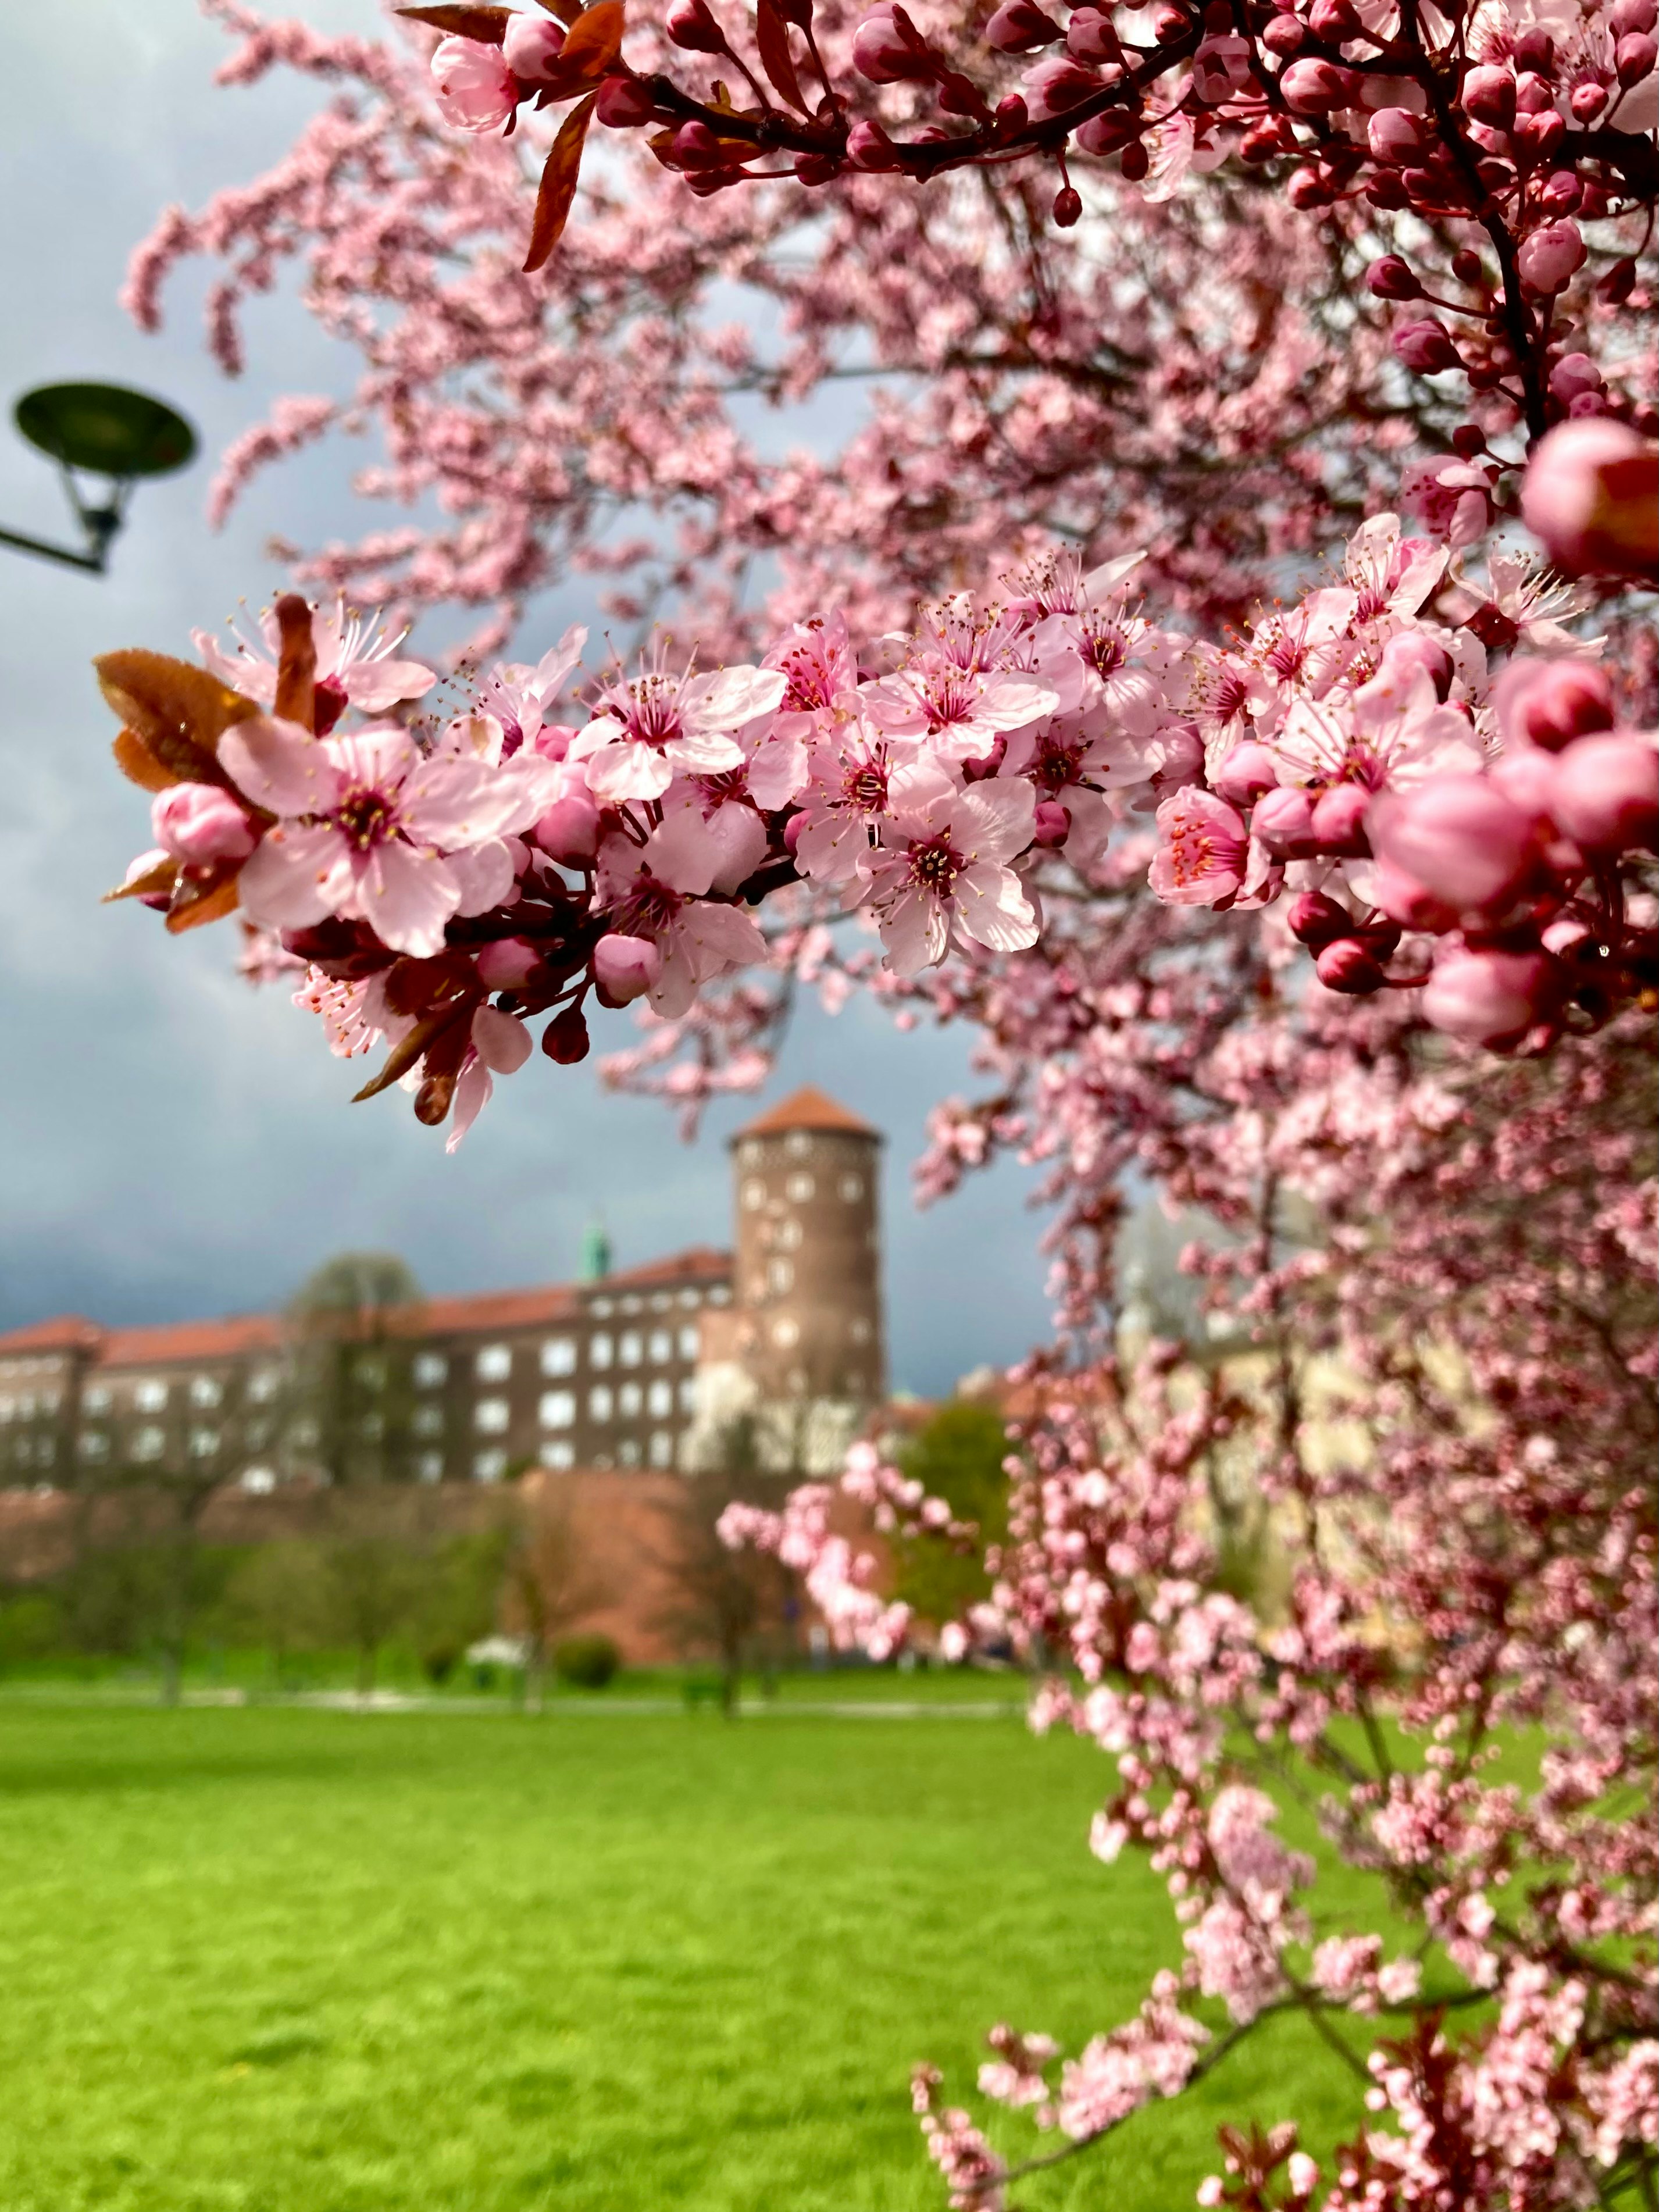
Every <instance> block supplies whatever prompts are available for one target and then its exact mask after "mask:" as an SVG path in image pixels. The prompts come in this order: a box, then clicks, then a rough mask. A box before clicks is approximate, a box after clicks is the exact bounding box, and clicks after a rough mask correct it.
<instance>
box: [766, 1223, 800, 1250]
mask: <svg viewBox="0 0 1659 2212" xmlns="http://www.w3.org/2000/svg"><path fill="white" fill-rule="evenodd" d="M800 1240H801V1226H800V1224H799V1221H781V1222H779V1224H778V1225H777V1227H776V1228H775V1230H774V1231H773V1232H772V1242H773V1243H774V1244H775V1245H776V1247H777V1249H779V1251H780V1252H799V1249H800Z"/></svg>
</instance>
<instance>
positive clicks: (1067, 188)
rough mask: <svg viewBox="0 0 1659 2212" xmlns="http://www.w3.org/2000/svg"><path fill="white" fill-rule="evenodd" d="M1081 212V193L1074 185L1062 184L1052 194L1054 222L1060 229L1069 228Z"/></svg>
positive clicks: (1076, 220)
mask: <svg viewBox="0 0 1659 2212" xmlns="http://www.w3.org/2000/svg"><path fill="white" fill-rule="evenodd" d="M1082 213H1083V195H1082V193H1081V192H1079V191H1078V190H1077V188H1076V187H1075V185H1061V186H1060V190H1059V191H1057V192H1056V193H1055V194H1054V222H1055V223H1056V224H1057V226H1058V227H1059V228H1060V229H1061V230H1070V229H1071V228H1072V226H1073V224H1074V223H1075V222H1078V221H1079V218H1080V217H1081V216H1082Z"/></svg>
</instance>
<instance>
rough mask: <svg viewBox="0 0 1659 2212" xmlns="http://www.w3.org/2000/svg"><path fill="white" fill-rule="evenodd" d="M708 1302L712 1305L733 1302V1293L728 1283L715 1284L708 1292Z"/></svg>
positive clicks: (724, 1304) (725, 1304)
mask: <svg viewBox="0 0 1659 2212" xmlns="http://www.w3.org/2000/svg"><path fill="white" fill-rule="evenodd" d="M708 1303H709V1304H710V1305H711V1306H729V1305H730V1304H731V1303H732V1293H731V1291H730V1290H729V1289H728V1288H727V1286H726V1284H724V1283H716V1284H715V1285H714V1289H713V1290H712V1291H710V1292H709V1293H708Z"/></svg>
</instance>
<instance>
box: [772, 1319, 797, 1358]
mask: <svg viewBox="0 0 1659 2212" xmlns="http://www.w3.org/2000/svg"><path fill="white" fill-rule="evenodd" d="M772 1341H773V1343H774V1344H781V1345H782V1346H783V1347H784V1349H785V1351H786V1352H787V1350H788V1348H789V1346H791V1345H792V1344H799V1342H800V1323H799V1322H797V1321H791V1320H790V1318H789V1316H788V1315H787V1314H786V1315H785V1316H784V1317H783V1319H782V1320H781V1321H775V1322H773V1324H772Z"/></svg>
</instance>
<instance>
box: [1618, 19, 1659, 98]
mask: <svg viewBox="0 0 1659 2212" xmlns="http://www.w3.org/2000/svg"><path fill="white" fill-rule="evenodd" d="M1656 61H1659V45H1656V44H1655V43H1654V41H1653V40H1652V39H1651V38H1650V37H1649V35H1648V34H1647V33H1646V32H1645V31H1627V32H1626V33H1625V35H1624V37H1623V38H1622V39H1620V41H1619V44H1618V45H1617V46H1615V47H1614V48H1613V67H1614V68H1615V70H1617V71H1618V74H1619V82H1620V84H1621V85H1623V86H1624V87H1625V88H1626V91H1628V90H1629V88H1631V86H1632V85H1633V84H1640V83H1641V82H1642V80H1643V78H1644V77H1648V76H1652V75H1653V65H1654V64H1655V63H1656Z"/></svg>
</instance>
